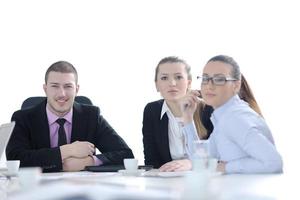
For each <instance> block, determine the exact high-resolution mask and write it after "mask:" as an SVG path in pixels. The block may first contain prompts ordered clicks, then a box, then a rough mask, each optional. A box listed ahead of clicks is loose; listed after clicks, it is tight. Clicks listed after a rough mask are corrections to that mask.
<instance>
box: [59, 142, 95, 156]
mask: <svg viewBox="0 0 300 200" xmlns="http://www.w3.org/2000/svg"><path fill="white" fill-rule="evenodd" d="M60 152H61V158H62V160H65V159H66V158H69V157H75V158H84V157H86V156H92V155H93V154H94V152H95V146H94V144H92V143H90V142H80V141H76V142H73V143H71V144H66V145H62V146H60Z"/></svg>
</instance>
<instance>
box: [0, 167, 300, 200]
mask: <svg viewBox="0 0 300 200" xmlns="http://www.w3.org/2000/svg"><path fill="white" fill-rule="evenodd" d="M294 179H295V177H294V176H293V175H291V176H289V175H286V174H250V175H246V174H232V175H224V174H218V173H211V174H206V173H205V174H204V173H199V172H179V173H157V172H156V171H155V172H154V173H151V172H150V173H149V172H148V173H139V174H124V173H117V172H116V173H113V172H101V173H99V172H97V173H96V172H87V171H81V172H59V173H43V174H41V176H40V179H39V183H38V184H36V185H32V186H30V187H28V186H27V187H26V188H24V187H22V186H21V184H20V181H19V179H18V177H3V176H2V177H0V185H1V188H0V199H11V200H21V199H22V200H24V199H43V200H48V199H57V200H70V199H75V200H79V199H80V200H96V199H104V200H106V199H107V200H121V199H122V200H129V199H134V200H136V199H146V200H152V199H153V200H156V199H175V200H177V199H178V200H181V199H200V200H201V199H220V200H232V199H233V200H234V199H242V200H250V199H251V200H275V199H276V200H277V199H285V200H286V199H297V197H298V196H299V195H298V191H297V186H296V185H297V184H295V183H294V181H292V180H294Z"/></svg>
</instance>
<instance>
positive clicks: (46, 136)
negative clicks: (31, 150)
mask: <svg viewBox="0 0 300 200" xmlns="http://www.w3.org/2000/svg"><path fill="white" fill-rule="evenodd" d="M46 103H47V100H45V101H44V102H42V103H41V104H40V105H38V106H37V107H36V109H37V110H36V112H33V113H34V114H33V115H32V121H33V122H34V124H33V125H32V127H33V129H34V130H33V131H32V132H33V133H37V134H36V135H35V136H33V137H34V138H36V140H37V141H36V142H35V144H38V146H39V147H43V148H44V147H48V148H50V131H49V124H48V117H47V114H46Z"/></svg>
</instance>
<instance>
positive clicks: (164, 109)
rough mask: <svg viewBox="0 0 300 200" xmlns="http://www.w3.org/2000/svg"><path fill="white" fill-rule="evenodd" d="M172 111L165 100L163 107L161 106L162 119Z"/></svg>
mask: <svg viewBox="0 0 300 200" xmlns="http://www.w3.org/2000/svg"><path fill="white" fill-rule="evenodd" d="M168 111H169V112H170V109H169V107H168V105H167V103H166V101H164V103H163V105H162V108H161V113H160V119H162V118H163V116H164V115H165V113H166V112H168Z"/></svg>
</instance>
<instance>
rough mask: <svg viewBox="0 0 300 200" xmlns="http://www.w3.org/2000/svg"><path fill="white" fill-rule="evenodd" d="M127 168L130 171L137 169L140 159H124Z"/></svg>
mask: <svg viewBox="0 0 300 200" xmlns="http://www.w3.org/2000/svg"><path fill="white" fill-rule="evenodd" d="M123 162H124V166H125V169H126V170H128V171H136V170H137V169H138V160H137V159H134V158H125V159H124V160H123Z"/></svg>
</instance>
